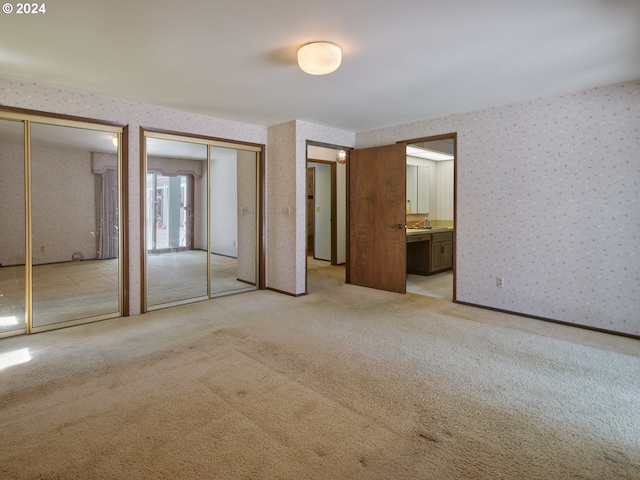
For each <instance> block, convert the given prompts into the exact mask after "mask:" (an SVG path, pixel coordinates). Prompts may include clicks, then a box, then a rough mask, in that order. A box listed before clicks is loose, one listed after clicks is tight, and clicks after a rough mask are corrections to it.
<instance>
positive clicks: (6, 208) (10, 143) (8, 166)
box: [0, 120, 27, 335]
mask: <svg viewBox="0 0 640 480" xmlns="http://www.w3.org/2000/svg"><path fill="white" fill-rule="evenodd" d="M24 165H25V162H24V123H23V122H20V121H9V120H0V225H1V227H0V335H2V334H3V333H7V332H17V331H23V332H25V331H26V329H27V324H26V280H25V277H26V267H25V264H26V260H25V251H26V245H25V243H26V242H25V218H26V215H25V183H24Z"/></svg>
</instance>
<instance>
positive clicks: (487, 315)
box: [0, 268, 640, 480]
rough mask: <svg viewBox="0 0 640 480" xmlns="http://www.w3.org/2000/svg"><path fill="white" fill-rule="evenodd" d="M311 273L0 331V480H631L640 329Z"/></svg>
mask: <svg viewBox="0 0 640 480" xmlns="http://www.w3.org/2000/svg"><path fill="white" fill-rule="evenodd" d="M308 277H309V291H310V294H309V295H307V296H303V297H298V298H295V297H290V296H287V295H282V294H278V293H275V292H270V291H256V292H251V293H247V294H243V295H235V296H230V297H224V298H219V299H214V300H208V301H205V302H200V303H195V304H190V305H185V306H181V307H175V308H169V309H164V310H159V311H155V312H151V313H148V314H145V315H141V316H137V317H131V318H121V319H113V320H107V321H103V322H98V323H93V324H89V325H82V326H78V327H72V328H67V329H62V330H57V331H53V332H47V333H41V334H36V335H31V336H22V337H12V338H6V339H3V340H0V478H3V479H4V478H7V479H438V480H447V479H545V480H546V479H582V480H584V479H639V478H640V378H639V375H638V372H640V342H639V341H638V340H634V339H629V338H623V337H616V336H612V335H607V334H602V333H597V332H591V331H586V330H580V329H576V328H572V327H567V326H562V325H555V324H550V323H545V322H540V321H536V320H531V319H525V318H521V317H514V316H511V315H506V314H499V313H494V312H489V311H485V310H479V309H475V308H472V307H467V306H462V305H456V304H453V303H451V302H448V301H443V300H439V299H435V298H430V297H424V296H418V295H413V294H407V295H399V294H393V293H388V292H381V291H377V290H372V289H366V288H361V287H356V286H353V285H345V284H344V283H342V282H341V281H340V279H339V274H338V273H336V270H335V269H333V268H321V269H317V270H313V269H310V271H309V276H308ZM12 362H13V364H12ZM18 362H20V363H18Z"/></svg>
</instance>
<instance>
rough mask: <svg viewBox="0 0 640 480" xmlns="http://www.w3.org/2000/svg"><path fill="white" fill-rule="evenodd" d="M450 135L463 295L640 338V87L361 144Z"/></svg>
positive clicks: (453, 119) (609, 89)
mask: <svg viewBox="0 0 640 480" xmlns="http://www.w3.org/2000/svg"><path fill="white" fill-rule="evenodd" d="M450 132H457V134H458V137H457V138H458V157H457V186H456V188H457V205H456V217H457V218H456V219H457V231H456V237H457V245H456V246H457V251H456V260H457V271H456V273H457V275H456V291H457V299H458V300H459V301H462V302H467V303H471V304H476V305H482V306H486V307H492V308H497V309H504V310H508V311H512V312H518V313H523V314H527V315H533V316H539V317H544V318H548V319H553V320H558V321H563V322H569V323H574V324H580V325H584V326H588V327H595V328H599V329H605V330H610V331H617V332H622V333H627V334H633V335H640V202H639V197H640V80H639V81H634V82H629V83H624V84H618V85H612V86H606V87H601V88H596V89H592V90H588V91H583V92H577V93H574V94H570V95H562V96H557V97H552V98H545V99H539V100H535V101H530V102H525V103H518V104H513V105H507V106H502V107H496V108H491V109H487V110H482V111H476V112H469V113H464V114H458V115H451V116H448V117H443V118H438V119H434V120H425V121H420V122H414V123H410V124H406V125H399V126H395V127H390V128H384V129H379V130H375V131H369V132H363V133H359V134H357V135H356V144H357V147H358V148H362V147H369V146H376V145H385V144H390V143H394V142H396V141H398V140H404V139H415V138H420V137H425V136H430V135H439V134H445V133H450ZM496 277H502V278H503V279H504V286H503V288H498V287H497V286H496Z"/></svg>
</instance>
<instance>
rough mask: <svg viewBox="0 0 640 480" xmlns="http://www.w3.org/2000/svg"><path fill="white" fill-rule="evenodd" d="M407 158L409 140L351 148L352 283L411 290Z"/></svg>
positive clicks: (401, 291) (348, 279)
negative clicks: (407, 281)
mask: <svg viewBox="0 0 640 480" xmlns="http://www.w3.org/2000/svg"><path fill="white" fill-rule="evenodd" d="M406 161H407V160H406V149H405V145H404V144H396V145H387V146H384V147H375V148H365V149H360V150H352V151H351V154H350V157H349V179H348V194H349V224H348V225H349V244H348V246H349V257H348V264H347V282H348V283H352V284H354V285H361V286H363V287H371V288H377V289H380V290H387V291H390V292H398V293H405V292H406V275H407V252H406V231H405V221H406V220H405V214H406V208H405V202H406V198H405V195H406Z"/></svg>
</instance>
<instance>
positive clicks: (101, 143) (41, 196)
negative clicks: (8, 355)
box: [0, 110, 126, 336]
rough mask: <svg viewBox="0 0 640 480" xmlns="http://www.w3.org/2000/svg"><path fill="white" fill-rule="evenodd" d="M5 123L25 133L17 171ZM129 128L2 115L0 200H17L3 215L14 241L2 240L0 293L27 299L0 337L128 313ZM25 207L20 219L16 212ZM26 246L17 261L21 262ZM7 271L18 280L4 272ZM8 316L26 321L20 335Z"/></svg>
mask: <svg viewBox="0 0 640 480" xmlns="http://www.w3.org/2000/svg"><path fill="white" fill-rule="evenodd" d="M7 122H13V123H21V124H22V126H23V135H22V138H21V142H22V147H21V150H22V154H23V155H22V156H23V168H22V171H21V172H20V171H19V169H16V162H15V152H16V149H19V148H20V147H18V146H17V144H16V142H15V141H14V140H15V138H13V137H12V136H11V135H9V133H10V132H9V131H8V130H7V129H5V128H2V127H6V126H7V125H8V123H7ZM125 131H126V127H124V126H122V125H114V124H108V123H99V122H96V123H93V122H91V121H85V120H84V119H82V120H75V119H73V117H57V116H51V117H49V116H46V115H38V114H37V113H34V114H31V113H30V112H26V111H11V110H10V111H4V110H0V152H1V153H0V170H2V173H3V176H4V177H5V178H4V180H5V181H6V183H7V185H3V188H2V190H1V191H0V197H2V198H1V200H2V202H1V203H2V204H5V203H6V202H7V200H8V199H7V198H4V197H11V198H12V199H13V200H14V201H13V202H12V203H13V206H12V207H11V208H6V207H5V208H3V209H2V215H3V216H4V218H2V220H3V225H6V226H7V230H10V231H11V234H10V235H6V234H5V235H0V252H1V253H0V256H2V257H3V258H0V263H2V264H3V267H2V270H3V271H2V273H0V295H3V296H4V294H3V292H13V294H14V296H15V293H16V292H17V293H18V295H17V296H18V297H19V296H20V292H22V302H20V301H19V300H13V301H12V302H11V303H13V304H14V305H18V304H22V305H24V313H23V314H20V313H19V312H18V311H16V313H18V315H6V312H4V311H3V312H0V336H7V335H12V334H21V333H36V332H40V331H46V330H52V329H56V328H62V327H67V326H72V325H77V324H82V323H88V322H93V321H98V320H103V319H106V318H114V317H119V316H122V315H123V314H124V312H125V305H124V289H125V268H124V264H125V263H126V258H124V257H125V256H124V255H123V254H122V252H123V250H124V235H123V233H124V232H125V230H126V225H125V224H124V222H123V216H124V214H123V210H124V209H123V208H122V205H123V204H124V202H123V199H124V186H123V185H122V172H123V163H124V162H123V155H122V153H121V152H122V151H123V148H122V144H123V138H124V135H123V132H125ZM12 138H13V140H12ZM12 155H13V157H14V161H13V162H10V161H8V157H10V156H12ZM5 174H6V176H5ZM18 177H21V178H22V182H20V181H18ZM18 185H19V187H18ZM5 187H7V188H5ZM17 189H21V192H18V191H17ZM19 204H21V205H22V215H20V214H16V212H15V211H14V212H13V213H11V211H12V210H11V209H13V210H16V209H17V208H18V207H17V205H19ZM18 232H20V233H18ZM20 239H21V240H20ZM20 243H22V246H23V251H24V253H23V255H22V258H21V259H20V258H19V257H17V256H16V255H15V250H16V245H19V244H20ZM4 257H6V259H5V258H4ZM5 262H6V263H5ZM5 268H7V270H6V271H5ZM10 270H13V271H14V272H18V271H21V273H19V274H18V273H14V274H10V275H7V273H8V272H9V271H10ZM7 277H9V278H10V279H11V281H12V282H13V288H12V287H11V285H9V284H7V283H6V281H7ZM18 282H22V285H23V286H22V288H18V287H16V285H17V283H18ZM2 305H3V310H4V305H5V303H4V301H3V303H2ZM9 317H12V318H13V317H15V318H16V319H18V318H23V319H24V321H18V325H19V327H20V328H3V324H4V323H10V322H9V320H11V318H9Z"/></svg>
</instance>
